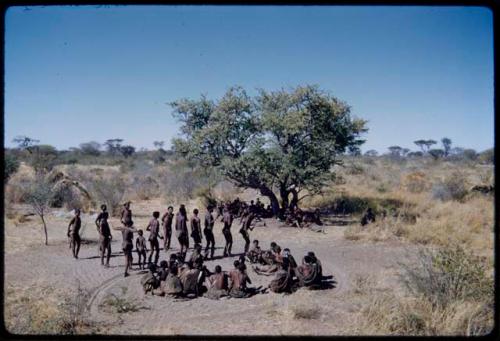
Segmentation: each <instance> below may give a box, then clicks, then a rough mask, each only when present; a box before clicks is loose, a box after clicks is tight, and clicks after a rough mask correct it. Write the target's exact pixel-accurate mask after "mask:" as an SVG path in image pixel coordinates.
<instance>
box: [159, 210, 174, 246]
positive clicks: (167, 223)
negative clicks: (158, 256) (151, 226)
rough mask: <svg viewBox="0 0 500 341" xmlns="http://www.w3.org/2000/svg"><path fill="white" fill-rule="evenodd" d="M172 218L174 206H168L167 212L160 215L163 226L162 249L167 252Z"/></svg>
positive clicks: (170, 236)
mask: <svg viewBox="0 0 500 341" xmlns="http://www.w3.org/2000/svg"><path fill="white" fill-rule="evenodd" d="M173 220H174V208H173V207H172V206H168V209H167V212H165V214H164V215H163V216H162V217H161V222H162V227H163V237H164V238H165V239H164V240H163V250H164V251H165V252H167V250H168V249H170V241H171V238H172V222H173Z"/></svg>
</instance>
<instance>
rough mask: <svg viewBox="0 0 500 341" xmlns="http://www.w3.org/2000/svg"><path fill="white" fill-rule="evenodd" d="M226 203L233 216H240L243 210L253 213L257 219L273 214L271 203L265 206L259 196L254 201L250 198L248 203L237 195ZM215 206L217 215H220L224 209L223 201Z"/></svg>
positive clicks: (270, 216) (269, 216)
mask: <svg viewBox="0 0 500 341" xmlns="http://www.w3.org/2000/svg"><path fill="white" fill-rule="evenodd" d="M228 205H229V211H230V212H231V214H232V216H233V217H235V218H238V217H241V216H242V215H243V212H245V211H249V212H250V213H252V214H254V215H255V217H256V220H257V221H259V220H260V219H262V218H272V217H273V216H274V214H273V209H272V208H271V205H267V207H265V205H264V203H263V202H262V201H260V198H257V200H256V201H255V202H254V201H253V200H250V204H248V203H246V202H245V201H242V200H240V198H238V197H237V198H236V199H234V200H233V201H230V202H228ZM217 208H218V216H222V214H223V210H224V202H222V201H221V202H220V203H218V204H217Z"/></svg>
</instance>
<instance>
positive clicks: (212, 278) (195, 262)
mask: <svg viewBox="0 0 500 341" xmlns="http://www.w3.org/2000/svg"><path fill="white" fill-rule="evenodd" d="M235 202H236V205H235ZM130 204H131V202H126V203H125V204H124V208H123V210H122V212H121V216H120V221H121V223H122V226H121V227H117V228H115V229H117V230H121V232H122V238H123V242H122V249H123V252H124V255H125V272H124V276H129V273H128V272H129V270H130V269H131V268H132V261H133V256H132V255H133V247H134V243H133V236H134V233H137V235H138V236H137V238H136V241H135V248H136V252H137V254H138V257H139V262H138V264H139V269H145V268H146V258H147V263H148V266H147V269H148V270H149V271H148V273H147V274H146V275H145V276H144V277H143V279H142V280H141V283H142V284H143V287H144V289H145V292H151V293H152V294H155V295H161V296H163V295H173V296H176V297H180V296H189V295H194V296H200V295H202V294H204V293H206V295H207V297H210V298H215V299H216V298H220V297H222V296H231V297H238V298H243V297H250V296H252V295H254V294H256V293H260V292H262V293H263V292H265V290H267V288H265V289H262V287H259V288H251V287H248V286H247V284H251V280H250V277H249V276H248V274H247V267H246V264H245V261H248V262H250V263H252V264H254V265H253V266H252V269H253V271H254V272H255V273H257V274H258V275H275V278H274V279H273V280H272V281H271V282H270V284H269V286H268V288H269V289H270V290H271V291H273V292H287V291H291V290H293V288H297V287H300V286H315V285H320V284H321V279H322V268H321V262H320V261H319V260H318V259H317V258H316V256H315V255H314V253H312V252H309V253H308V254H307V255H306V256H304V258H303V260H302V264H300V265H297V263H296V262H295V259H294V258H293V256H292V255H291V253H290V250H289V249H288V248H285V249H284V250H281V247H280V246H279V245H277V244H276V243H275V242H272V243H271V247H270V250H267V251H263V250H261V249H260V246H259V242H258V240H254V241H253V247H252V248H251V249H250V235H249V231H251V230H252V229H253V228H254V227H255V226H254V225H253V222H254V220H256V219H259V218H261V213H262V211H259V210H257V209H256V208H255V207H257V205H254V204H253V202H252V203H251V204H250V205H246V204H245V203H244V202H240V201H239V200H236V201H233V202H232V203H229V202H228V203H226V204H224V205H223V206H222V209H221V210H218V214H217V216H216V217H214V215H213V211H214V207H213V206H208V207H207V210H206V213H205V216H204V220H203V227H204V228H203V230H202V228H201V226H202V222H201V219H200V217H199V211H198V209H194V210H193V215H192V216H191V218H190V219H188V217H187V211H186V207H185V206H184V205H180V207H179V210H178V212H177V213H176V214H174V209H173V207H172V206H169V207H168V208H167V211H166V212H165V213H164V214H163V216H162V217H161V219H160V212H158V211H154V212H153V214H152V218H151V219H150V221H149V222H148V225H147V226H146V231H149V237H148V239H147V240H146V238H145V237H144V232H143V230H142V229H136V228H134V222H133V220H132V211H131V209H130ZM219 207H220V206H217V207H216V208H217V209H219ZM258 207H261V208H262V206H261V204H260V203H259V205H258ZM236 208H237V209H238V211H237V213H235V209H236ZM219 216H222V219H221V221H222V223H223V228H222V234H223V236H224V239H225V246H224V251H223V257H226V256H232V252H231V251H232V244H233V236H232V233H231V227H232V225H233V221H234V219H235V218H237V217H239V218H240V224H241V227H240V230H239V233H240V234H241V235H242V237H243V239H244V241H245V247H244V254H243V255H242V256H240V258H239V259H238V260H236V261H235V262H234V269H233V270H230V271H222V268H221V267H220V266H219V265H217V266H216V267H215V269H214V271H213V272H212V271H209V270H208V269H207V268H206V266H204V265H203V261H204V260H207V259H213V258H214V252H215V238H214V230H213V229H214V225H215V221H216V219H218V218H219ZM108 219H109V213H108V212H107V207H106V205H101V212H100V213H99V214H98V216H97V218H96V220H95V224H96V227H97V230H98V232H99V254H100V257H101V264H102V265H103V266H106V267H109V260H110V257H111V240H112V238H113V237H112V234H111V229H110V225H109V223H108ZM188 224H189V225H190V229H191V233H189V230H188ZM80 227H81V219H80V210H78V209H76V210H75V216H74V217H73V218H72V219H71V221H70V223H69V225H68V237H70V246H71V248H72V252H73V256H74V257H75V258H78V252H79V249H80V236H79V230H80ZM173 230H175V236H176V237H177V240H178V242H179V245H180V250H179V252H177V253H172V254H171V255H170V259H169V261H167V260H163V261H161V262H160V266H159V267H158V261H159V257H160V240H163V247H164V250H165V252H168V250H170V249H171V239H172V232H174V231H173ZM203 235H204V236H205V241H206V245H205V249H204V252H203V247H202V245H201V244H202V239H203V238H202V236H203ZM189 237H191V238H192V239H193V242H194V248H193V252H192V254H191V255H190V258H189V260H186V254H187V251H188V248H189V239H190V238H189ZM148 242H149V252H150V253H149V257H147V251H148V250H147V244H148Z"/></svg>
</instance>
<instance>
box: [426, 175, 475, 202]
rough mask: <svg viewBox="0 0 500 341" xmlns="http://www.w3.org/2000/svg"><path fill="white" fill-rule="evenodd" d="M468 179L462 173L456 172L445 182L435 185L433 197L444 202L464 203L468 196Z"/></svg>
mask: <svg viewBox="0 0 500 341" xmlns="http://www.w3.org/2000/svg"><path fill="white" fill-rule="evenodd" d="M467 187H468V183H467V179H466V178H465V176H464V175H463V174H462V173H461V172H454V173H453V174H451V175H450V176H449V177H447V178H446V179H445V180H444V181H441V182H439V183H437V184H434V186H433V187H432V196H433V198H434V199H439V200H442V201H448V200H457V201H462V200H463V199H464V198H465V196H466V195H467V192H468V191H467Z"/></svg>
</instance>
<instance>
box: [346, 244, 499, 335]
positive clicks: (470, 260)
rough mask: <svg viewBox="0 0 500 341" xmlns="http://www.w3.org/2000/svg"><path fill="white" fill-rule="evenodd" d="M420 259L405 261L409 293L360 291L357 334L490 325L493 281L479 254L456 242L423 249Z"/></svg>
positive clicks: (472, 329) (458, 331) (473, 329)
mask: <svg viewBox="0 0 500 341" xmlns="http://www.w3.org/2000/svg"><path fill="white" fill-rule="evenodd" d="M418 260H419V262H420V266H417V267H415V266H414V265H413V264H411V265H410V264H403V269H404V270H405V272H404V274H403V275H402V279H403V282H404V283H405V284H406V287H407V288H408V289H409V294H410V295H409V296H403V297H400V296H397V295H396V294H395V293H394V292H391V293H384V294H381V295H380V294H379V295H373V292H371V291H369V290H359V291H358V294H362V295H365V296H367V299H368V302H365V303H364V304H363V306H362V309H361V314H360V315H359V316H358V320H359V321H358V323H357V324H356V326H357V329H356V330H355V333H356V334H377V335H420V336H421V335H464V336H472V335H484V334H487V333H489V332H490V331H491V330H492V328H493V309H494V308H493V282H492V279H491V278H490V277H489V276H488V275H486V274H485V269H484V264H483V261H482V260H481V259H480V258H478V257H476V256H474V255H472V254H470V253H467V252H465V251H464V250H463V249H461V248H460V247H458V246H456V247H454V248H445V249H441V250H438V251H435V252H430V251H422V252H421V253H420V254H419V258H418ZM360 282H361V283H363V280H360ZM356 286H359V283H358V285H356V282H355V287H356ZM361 286H362V285H361Z"/></svg>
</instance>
